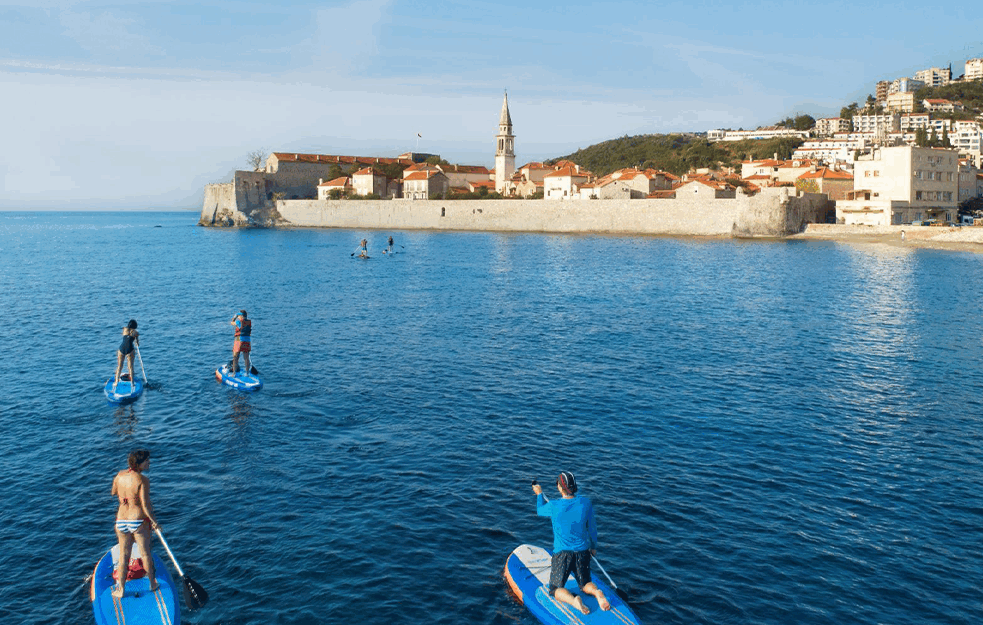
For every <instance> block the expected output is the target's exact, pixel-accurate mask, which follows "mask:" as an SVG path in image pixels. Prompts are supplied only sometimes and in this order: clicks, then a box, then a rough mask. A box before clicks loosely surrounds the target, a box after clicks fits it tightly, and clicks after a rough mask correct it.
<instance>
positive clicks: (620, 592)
mask: <svg viewBox="0 0 983 625" xmlns="http://www.w3.org/2000/svg"><path fill="white" fill-rule="evenodd" d="M614 592H616V593H617V594H618V596H619V597H621V600H622V601H624V602H625V603H628V593H626V592H625V591H623V590H621V589H620V588H615V589H614Z"/></svg>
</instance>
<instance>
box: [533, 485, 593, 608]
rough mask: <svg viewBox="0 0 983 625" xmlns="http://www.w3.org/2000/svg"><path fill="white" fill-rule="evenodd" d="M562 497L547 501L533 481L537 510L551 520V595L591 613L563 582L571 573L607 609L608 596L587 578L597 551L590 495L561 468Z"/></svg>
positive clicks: (584, 589) (560, 487)
mask: <svg viewBox="0 0 983 625" xmlns="http://www.w3.org/2000/svg"><path fill="white" fill-rule="evenodd" d="M556 488H557V490H559V491H560V495H561V499H556V500H554V501H549V500H547V499H546V495H544V494H543V489H542V487H541V486H540V485H539V484H536V483H535V482H534V483H533V485H532V490H533V492H534V493H536V496H537V497H536V514H538V515H539V516H548V517H549V518H550V520H551V521H552V522H553V561H552V565H551V567H550V587H549V593H550V596H553V597H556V598H557V599H558V600H560V601H562V602H563V603H569V604H570V605H572V606H574V607H575V608H577V609H578V610H580V611H581V612H583V613H584V614H590V608H588V607H587V606H586V605H585V604H584V601H583V599H581V598H580V597H579V596H577V595H575V594H573V593H572V592H570V591H569V590H567V589H566V588H564V584H566V583H567V579H568V578H569V577H570V573H571V572H572V573H573V576H574V578H575V579H576V580H577V584H578V585H579V586H580V590H581V591H582V592H586V593H587V594H590V595H594V597H595V598H596V599H597V603H598V605H600V606H601V609H602V610H610V609H611V604H610V603H608V600H607V597H605V596H604V593H603V592H601V589H600V588H598V587H597V584H595V583H594V582H592V581H591V579H590V558H591V556H592V555H594V554H595V553H597V524H596V523H595V522H594V507H593V506H592V505H591V503H590V499H588V498H586V497H581V496H580V495H577V480H576V479H575V478H574V477H573V473H570V472H569V471H564V472H562V473H560V476H559V477H558V478H557V479H556Z"/></svg>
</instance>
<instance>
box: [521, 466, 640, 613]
mask: <svg viewBox="0 0 983 625" xmlns="http://www.w3.org/2000/svg"><path fill="white" fill-rule="evenodd" d="M538 484H539V482H537V481H536V480H533V481H532V485H533V486H537V485H538ZM543 499H545V500H546V501H549V497H547V496H546V493H543ZM591 559H592V560H593V561H594V563H595V564H597V568H599V569H600V570H601V573H603V574H604V577H605V578H607V580H608V583H609V584H611V587H612V588H614V592H615V593H617V595H618V596H619V597H621V600H622V601H624V602H625V603H628V593H627V592H625V591H623V590H621V589H620V588H618V585H617V584H615V583H614V580H613V579H611V576H610V575H608V572H607V571H605V570H604V567H603V566H601V563H600V562H599V561H598V559H597V556H595V555H593V554H591Z"/></svg>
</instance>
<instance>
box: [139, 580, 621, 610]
mask: <svg viewBox="0 0 983 625" xmlns="http://www.w3.org/2000/svg"><path fill="white" fill-rule="evenodd" d="M158 588H160V584H158V583H157V580H154V581H152V582H150V592H154V591H155V590H157V589H158ZM608 607H610V606H608Z"/></svg>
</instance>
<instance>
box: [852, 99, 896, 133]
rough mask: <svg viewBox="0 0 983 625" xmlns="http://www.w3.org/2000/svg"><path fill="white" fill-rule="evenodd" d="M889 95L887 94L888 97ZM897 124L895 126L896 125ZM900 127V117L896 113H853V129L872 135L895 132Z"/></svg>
mask: <svg viewBox="0 0 983 625" xmlns="http://www.w3.org/2000/svg"><path fill="white" fill-rule="evenodd" d="M890 97H891V96H888V98H890ZM896 126H897V127H896ZM898 128H900V117H899V116H897V115H891V114H885V115H854V116H853V131H854V132H860V133H868V134H871V135H874V136H879V135H880V136H886V135H887V134H888V133H891V132H897V130H898Z"/></svg>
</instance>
